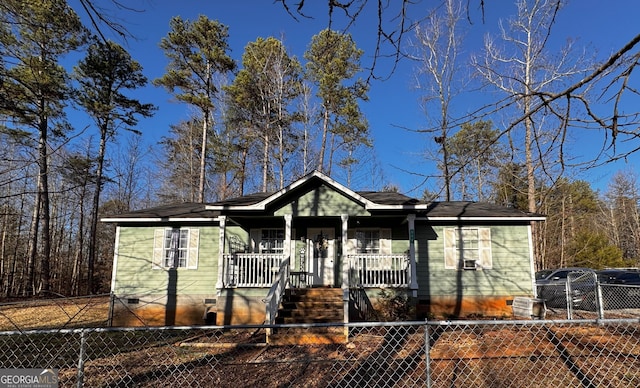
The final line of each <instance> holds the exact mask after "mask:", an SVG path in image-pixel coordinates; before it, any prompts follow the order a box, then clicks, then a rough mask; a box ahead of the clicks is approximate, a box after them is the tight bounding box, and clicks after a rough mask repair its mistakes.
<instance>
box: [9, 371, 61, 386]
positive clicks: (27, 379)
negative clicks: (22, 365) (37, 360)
mask: <svg viewBox="0 0 640 388" xmlns="http://www.w3.org/2000/svg"><path fill="white" fill-rule="evenodd" d="M0 388H58V370H57V369H0Z"/></svg>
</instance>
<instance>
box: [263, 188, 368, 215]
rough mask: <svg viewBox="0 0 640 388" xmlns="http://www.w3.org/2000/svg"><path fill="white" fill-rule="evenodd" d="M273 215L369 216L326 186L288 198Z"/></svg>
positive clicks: (347, 198)
mask: <svg viewBox="0 0 640 388" xmlns="http://www.w3.org/2000/svg"><path fill="white" fill-rule="evenodd" d="M273 213H274V215H276V216H283V215H285V214H292V215H293V216H294V217H330V216H340V215H341V214H349V215H350V216H369V215H370V213H369V212H368V211H367V210H366V209H365V208H364V205H363V204H362V203H359V202H357V201H356V200H355V199H353V198H352V197H347V196H346V195H344V194H342V193H339V192H337V191H335V190H333V189H332V188H330V187H328V186H327V185H324V184H323V185H320V186H318V187H315V188H312V189H311V190H309V191H307V192H306V193H304V194H302V195H300V196H297V197H293V198H289V199H288V200H287V201H286V203H285V204H283V205H281V206H279V207H277V208H276V209H275V210H274V212H273Z"/></svg>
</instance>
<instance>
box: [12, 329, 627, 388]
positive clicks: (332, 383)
mask: <svg viewBox="0 0 640 388" xmlns="http://www.w3.org/2000/svg"><path fill="white" fill-rule="evenodd" d="M316 326H317V325H316ZM336 326H337V327H343V325H336ZM347 327H348V330H349V333H350V336H349V342H348V343H346V344H340V343H335V344H327V345H280V346H278V345H271V344H269V345H268V344H266V343H265V336H264V332H265V329H266V328H267V326H233V327H218V326H209V327H161V328H129V329H124V328H122V329H116V328H112V329H109V328H94V329H66V330H37V331H36V330H33V331H26V332H0V366H1V368H3V369H7V368H9V369H12V368H51V369H58V370H59V378H60V386H61V387H73V386H86V387H116V386H117V387H212V386H215V387H234V388H235V387H255V386H264V387H267V386H268V387H416V386H421V387H424V386H427V387H536V388H540V387H554V388H555V387H637V386H640V321H638V320H637V319H626V320H622V319H619V320H572V321H568V320H565V321H557V320H556V321H549V320H540V321H524V320H523V321H450V322H393V323H360V324H348V325H347ZM268 328H271V329H273V330H275V331H279V332H297V331H301V330H311V329H313V328H314V327H313V325H273V326H268Z"/></svg>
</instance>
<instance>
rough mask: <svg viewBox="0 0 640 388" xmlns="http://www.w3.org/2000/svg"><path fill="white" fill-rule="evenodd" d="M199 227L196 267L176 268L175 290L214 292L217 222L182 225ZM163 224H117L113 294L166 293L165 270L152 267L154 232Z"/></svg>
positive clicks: (216, 273)
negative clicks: (205, 224) (213, 223)
mask: <svg viewBox="0 0 640 388" xmlns="http://www.w3.org/2000/svg"><path fill="white" fill-rule="evenodd" d="M182 227H188V228H190V229H199V231H200V236H199V248H198V249H199V253H198V263H197V268H196V269H187V268H178V269H177V282H176V287H177V288H176V289H177V292H178V293H179V294H193V295H196V294H203V295H205V294H212V293H215V291H216V290H215V286H216V280H217V277H218V240H219V232H218V227H217V226H206V227H205V226H182ZM162 228H165V226H150V227H140V226H135V227H128V226H121V227H120V228H119V244H118V247H117V252H116V254H117V268H116V278H115V289H114V290H113V291H114V292H115V294H116V295H151V294H154V295H157V294H159V295H162V294H165V295H166V294H167V287H168V284H169V271H168V270H167V269H166V268H158V269H153V267H152V260H153V251H154V249H153V248H154V247H153V243H154V232H155V230H156V229H162Z"/></svg>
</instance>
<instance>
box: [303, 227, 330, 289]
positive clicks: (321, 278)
mask: <svg viewBox="0 0 640 388" xmlns="http://www.w3.org/2000/svg"><path fill="white" fill-rule="evenodd" d="M307 236H308V237H307V252H309V256H308V258H309V260H308V263H309V272H311V278H312V284H313V285H314V286H333V285H334V284H335V266H334V262H335V260H334V259H335V232H334V230H333V229H332V228H309V229H307Z"/></svg>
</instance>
